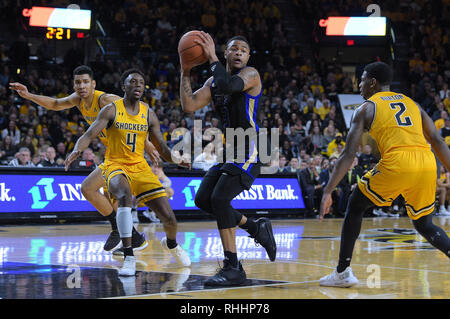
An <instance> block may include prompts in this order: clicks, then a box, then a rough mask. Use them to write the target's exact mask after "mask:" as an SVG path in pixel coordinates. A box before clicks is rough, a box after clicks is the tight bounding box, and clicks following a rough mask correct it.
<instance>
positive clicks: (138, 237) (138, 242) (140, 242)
mask: <svg viewBox="0 0 450 319" xmlns="http://www.w3.org/2000/svg"><path fill="white" fill-rule="evenodd" d="M147 246H148V243H147V240H145V235H144V233H139V232H136V233H134V234H133V237H132V238H131V247H133V252H136V251H139V250H143V249H144V248H145V247H147ZM113 255H115V256H123V247H120V248H117V249H115V250H114V251H113Z"/></svg>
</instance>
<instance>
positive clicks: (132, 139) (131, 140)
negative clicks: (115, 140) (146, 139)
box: [127, 133, 137, 152]
mask: <svg viewBox="0 0 450 319" xmlns="http://www.w3.org/2000/svg"><path fill="white" fill-rule="evenodd" d="M136 136H137V134H136V133H127V145H130V146H131V151H132V152H134V151H135V150H136Z"/></svg>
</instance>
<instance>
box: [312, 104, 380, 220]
mask: <svg viewBox="0 0 450 319" xmlns="http://www.w3.org/2000/svg"><path fill="white" fill-rule="evenodd" d="M369 113H370V114H373V104H372V103H369V102H365V103H363V104H362V105H361V106H360V107H359V108H358V109H356V111H355V115H354V116H353V119H352V122H351V126H350V131H349V132H348V135H347V140H346V144H345V148H344V151H343V152H342V154H341V156H339V158H338V160H337V161H336V166H335V167H334V169H333V172H332V173H331V176H330V179H329V181H328V184H327V185H326V186H325V188H324V189H323V195H322V201H321V203H320V214H319V219H320V220H321V221H322V220H323V218H324V216H325V215H326V214H328V212H329V210H330V207H331V204H332V199H331V193H332V192H333V190H334V189H335V188H336V186H337V185H338V184H339V182H340V181H341V180H342V179H343V178H344V176H345V174H347V172H348V170H349V169H350V167H351V166H352V163H353V160H354V159H355V156H356V151H357V150H358V146H359V144H360V143H361V137H362V134H363V132H364V129H366V128H367V127H368V126H369V125H370V124H368V122H369V121H371V119H372V118H373V117H372V116H371V115H370V114H369Z"/></svg>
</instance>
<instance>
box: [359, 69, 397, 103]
mask: <svg viewBox="0 0 450 319" xmlns="http://www.w3.org/2000/svg"><path fill="white" fill-rule="evenodd" d="M391 81H392V69H391V67H390V66H389V65H387V64H386V63H384V62H373V63H370V64H367V65H366V67H365V68H364V72H363V74H362V76H361V83H359V90H360V93H361V95H362V96H363V97H364V98H365V99H368V98H370V97H371V96H372V95H374V94H375V93H377V92H379V91H381V90H382V88H383V87H386V86H389V84H391Z"/></svg>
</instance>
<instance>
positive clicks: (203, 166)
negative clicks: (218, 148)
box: [192, 143, 217, 171]
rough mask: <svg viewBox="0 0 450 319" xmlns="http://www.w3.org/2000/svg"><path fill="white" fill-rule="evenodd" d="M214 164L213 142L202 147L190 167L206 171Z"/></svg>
mask: <svg viewBox="0 0 450 319" xmlns="http://www.w3.org/2000/svg"><path fill="white" fill-rule="evenodd" d="M215 164H217V155H216V152H215V148H214V143H208V144H207V145H206V146H205V147H204V149H203V152H202V153H201V154H200V155H198V156H197V157H196V158H195V159H194V162H193V163H192V167H193V168H195V169H200V170H202V171H208V170H209V169H210V168H211V167H212V166H214V165H215Z"/></svg>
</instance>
